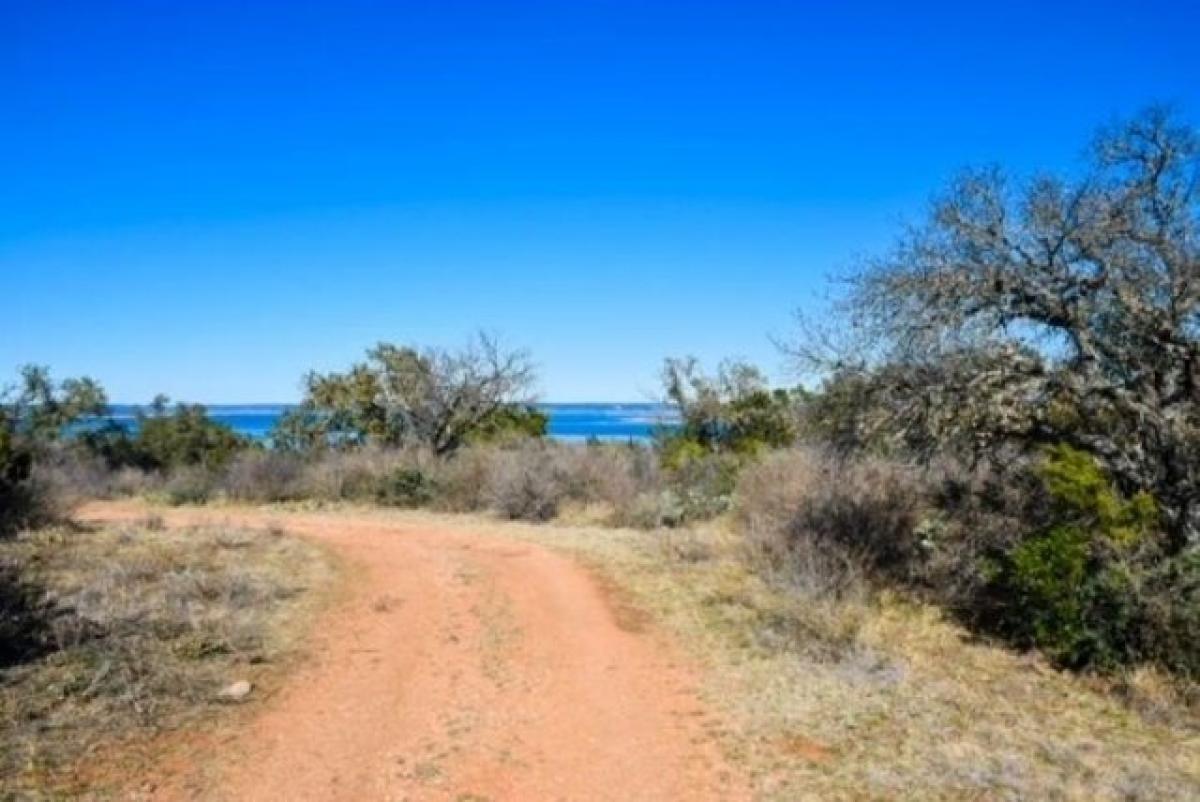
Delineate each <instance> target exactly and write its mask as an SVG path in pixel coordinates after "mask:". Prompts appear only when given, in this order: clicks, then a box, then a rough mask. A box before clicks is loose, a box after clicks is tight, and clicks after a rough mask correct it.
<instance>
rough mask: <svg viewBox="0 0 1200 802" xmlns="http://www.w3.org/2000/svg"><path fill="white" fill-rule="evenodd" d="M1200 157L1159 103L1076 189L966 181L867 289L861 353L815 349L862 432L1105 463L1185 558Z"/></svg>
mask: <svg viewBox="0 0 1200 802" xmlns="http://www.w3.org/2000/svg"><path fill="white" fill-rule="evenodd" d="M1198 156H1200V149H1198V138H1197V134H1196V132H1195V130H1193V129H1191V128H1189V127H1187V126H1185V125H1182V124H1180V123H1179V122H1178V121H1177V120H1176V119H1174V118H1173V116H1172V115H1171V114H1169V113H1168V112H1166V111H1163V110H1161V109H1151V110H1149V111H1147V112H1145V113H1143V114H1142V115H1140V116H1138V117H1137V118H1136V119H1133V120H1132V121H1129V122H1127V123H1125V124H1122V125H1119V126H1116V127H1113V128H1110V129H1107V130H1104V131H1103V132H1102V133H1101V134H1100V135H1099V136H1098V138H1097V140H1096V142H1095V144H1094V147H1093V149H1092V159H1091V162H1090V166H1089V169H1088V171H1087V172H1086V173H1085V174H1084V175H1082V176H1080V177H1078V178H1076V179H1064V178H1057V177H1052V176H1041V177H1037V178H1034V179H1033V180H1031V181H1027V182H1016V181H1013V180H1012V179H1010V178H1009V177H1007V176H1006V175H1005V174H1004V173H1003V172H1002V171H1001V170H999V169H988V170H980V171H973V172H969V173H966V174H964V175H963V176H962V177H961V178H959V179H958V180H957V181H955V182H954V183H953V184H952V185H951V186H950V187H949V189H948V190H947V191H946V192H945V194H943V195H942V196H941V197H939V198H938V199H937V200H936V201H935V203H934V205H933V209H932V213H931V214H930V216H929V218H928V220H927V221H926V222H925V223H924V224H922V225H920V226H918V227H916V228H914V229H913V230H911V231H910V232H909V233H908V234H907V235H906V236H905V237H904V238H903V239H902V241H901V242H900V243H899V245H898V247H897V248H896V249H895V250H894V251H893V252H892V253H890V254H889V255H887V256H885V257H884V258H882V259H878V260H875V261H872V262H870V263H868V264H866V265H864V266H863V267H862V269H861V270H859V271H858V272H857V273H856V274H855V275H854V276H853V277H852V280H851V288H850V292H849V295H848V298H847V301H846V304H845V310H844V311H845V312H846V313H847V321H846V323H847V325H848V330H852V331H854V332H855V333H856V334H857V335H859V337H858V338H857V339H855V340H854V341H853V342H852V343H851V346H852V347H851V348H849V349H842V350H841V352H840V353H837V354H836V355H834V358H833V359H832V360H831V359H830V355H829V354H828V353H822V352H820V351H819V350H818V349H814V348H813V347H812V345H813V342H812V340H807V341H805V342H804V343H802V344H801V345H800V347H799V348H798V349H797V351H798V354H799V355H800V356H802V357H804V358H807V359H812V358H814V357H815V358H816V360H817V362H818V363H820V364H822V365H823V366H824V367H825V368H827V369H831V375H832V376H833V377H835V379H836V381H837V382H841V383H842V386H843V387H845V386H847V385H846V383H854V382H857V383H858V384H859V385H860V389H861V391H862V392H865V393H869V394H870V397H871V399H872V402H871V403H870V404H865V405H863V404H857V405H856V404H851V405H849V406H848V409H851V410H852V411H854V412H855V413H856V414H859V415H860V422H861V421H867V422H868V423H870V424H871V425H873V426H874V427H875V428H876V429H882V430H886V431H888V432H889V433H891V434H892V435H895V436H898V437H900V438H901V439H903V440H904V441H906V442H907V443H909V444H910V445H915V446H917V447H918V449H929V448H944V447H946V446H948V445H949V446H953V447H955V448H958V449H960V450H962V451H966V452H969V453H972V454H973V455H975V456H981V455H993V456H994V455H996V454H998V453H1000V451H1002V449H1003V447H1004V446H1006V445H1016V446H1018V447H1026V448H1027V447H1031V446H1033V445H1037V444H1042V443H1066V444H1069V445H1071V446H1073V447H1074V448H1077V449H1080V450H1082V451H1084V452H1086V453H1089V454H1091V455H1093V456H1094V457H1095V458H1097V459H1098V460H1100V462H1101V464H1102V465H1103V466H1104V468H1105V469H1106V470H1107V471H1108V472H1109V473H1110V474H1111V475H1112V476H1113V477H1114V478H1115V479H1116V480H1117V481H1118V483H1119V485H1120V486H1121V488H1122V490H1123V491H1124V492H1126V493H1127V494H1132V493H1135V492H1138V491H1148V492H1150V493H1151V494H1152V495H1153V496H1154V497H1155V498H1156V500H1157V501H1158V502H1159V503H1160V506H1161V509H1162V511H1163V513H1164V514H1165V518H1166V524H1167V526H1168V529H1169V530H1170V531H1171V533H1172V534H1173V536H1174V538H1175V546H1176V547H1177V548H1178V547H1182V546H1183V545H1184V544H1185V543H1186V542H1188V541H1192V542H1194V541H1196V540H1197V539H1200V204H1198V200H1200V193H1198V170H1200V161H1198ZM844 344H845V343H843V345H844ZM861 397H862V396H861V395H860V396H858V398H859V399H861Z"/></svg>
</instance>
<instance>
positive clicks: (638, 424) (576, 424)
mask: <svg viewBox="0 0 1200 802" xmlns="http://www.w3.org/2000/svg"><path fill="white" fill-rule="evenodd" d="M537 406H538V408H539V409H541V410H542V411H543V412H545V413H546V414H547V415H548V416H549V417H550V426H549V433H550V436H551V437H553V438H555V439H558V440H568V441H584V440H588V439H591V438H595V439H597V440H607V441H618V442H625V441H628V440H634V441H645V440H648V439H649V438H650V437H651V436H652V435H653V434H654V431H655V429H656V428H658V427H660V426H669V425H671V423H672V422H673V421H674V416H673V412H672V410H671V409H670V408H669V407H666V406H663V405H662V404H647V403H638V404H538V405H537ZM135 409H136V408H135V407H132V406H128V405H124V404H121V405H114V406H113V407H112V416H113V417H114V418H116V419H117V420H132V419H133V416H134V411H135ZM288 409H290V407H289V406H288V405H286V404H211V405H209V406H208V414H209V416H210V417H211V418H212V419H213V420H216V421H220V422H221V423H224V424H226V425H227V426H229V427H230V428H231V429H233V430H234V431H236V432H238V433H239V434H243V435H246V436H247V437H253V438H255V439H258V440H261V439H264V438H265V437H267V435H268V434H270V432H271V429H273V428H274V426H275V423H276V421H278V420H279V417H280V416H281V415H282V414H283V413H284V412H286V411H287V410H288Z"/></svg>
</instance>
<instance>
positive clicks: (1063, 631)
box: [989, 445, 1158, 668]
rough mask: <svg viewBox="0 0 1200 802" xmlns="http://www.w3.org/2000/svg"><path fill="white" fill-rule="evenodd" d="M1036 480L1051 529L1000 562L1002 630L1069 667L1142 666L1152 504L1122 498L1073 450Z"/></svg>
mask: <svg viewBox="0 0 1200 802" xmlns="http://www.w3.org/2000/svg"><path fill="white" fill-rule="evenodd" d="M1036 472H1037V475H1038V476H1039V477H1040V478H1041V480H1042V482H1043V483H1044V487H1045V491H1046V493H1047V497H1048V500H1049V518H1048V522H1047V523H1046V524H1045V525H1043V526H1042V527H1040V528H1038V529H1035V530H1034V531H1033V532H1032V533H1031V535H1030V536H1028V537H1026V538H1025V539H1023V540H1021V541H1020V542H1019V543H1017V544H1016V545H1015V546H1013V547H1012V548H1011V549H1009V550H1008V551H1007V552H1006V553H1004V554H1002V555H1000V556H999V557H998V558H997V559H996V561H995V565H994V578H993V581H992V583H991V584H992V587H991V588H990V589H989V590H990V592H991V593H992V594H993V595H994V596H996V597H998V598H1000V599H1001V600H1002V603H1001V604H999V605H998V606H997V609H998V612H999V620H998V621H996V624H997V625H998V627H999V628H1000V630H1001V631H1002V632H1004V633H1005V634H1006V635H1008V636H1009V637H1011V638H1013V639H1014V640H1016V641H1017V642H1018V643H1021V644H1023V645H1027V646H1035V647H1037V648H1039V649H1041V650H1043V651H1044V652H1046V653H1047V654H1048V655H1050V656H1051V657H1052V658H1053V659H1054V660H1056V661H1057V662H1059V663H1061V664H1063V665H1068V666H1072V667H1083V666H1096V667H1102V668H1104V667H1113V666H1116V665H1122V664H1127V663H1130V662H1136V661H1137V660H1138V659H1139V658H1141V657H1144V656H1145V655H1144V654H1143V653H1144V651H1145V649H1144V648H1143V647H1144V644H1145V642H1146V641H1147V639H1149V640H1153V639H1154V637H1153V634H1152V633H1148V632H1146V631H1145V630H1144V629H1143V628H1141V627H1140V626H1139V621H1140V620H1141V619H1142V618H1143V615H1142V612H1141V608H1142V607H1143V604H1144V598H1143V594H1142V593H1141V590H1142V585H1143V581H1144V579H1145V576H1146V572H1147V564H1146V561H1145V557H1146V556H1147V554H1150V553H1153V552H1154V548H1153V545H1154V544H1153V543H1152V542H1151V541H1152V540H1153V539H1154V538H1155V536H1156V526H1157V523H1158V510H1157V506H1156V505H1155V503H1154V499H1153V498H1151V497H1150V496H1149V495H1147V494H1145V493H1139V494H1137V495H1134V496H1133V497H1132V498H1128V499H1126V498H1123V497H1122V496H1121V495H1120V494H1119V493H1118V492H1117V490H1116V489H1115V487H1114V486H1113V484H1112V482H1111V480H1109V478H1108V477H1107V476H1106V475H1105V474H1104V471H1103V470H1101V468H1100V466H1099V464H1098V463H1097V462H1096V461H1095V460H1094V459H1093V458H1092V457H1091V456H1090V455H1088V454H1086V453H1084V452H1081V451H1078V450H1076V449H1074V448H1071V447H1070V446H1066V445H1057V446H1053V447H1051V448H1049V449H1047V451H1046V454H1045V457H1044V459H1043V460H1042V462H1041V463H1040V464H1039V466H1038V468H1037V471H1036Z"/></svg>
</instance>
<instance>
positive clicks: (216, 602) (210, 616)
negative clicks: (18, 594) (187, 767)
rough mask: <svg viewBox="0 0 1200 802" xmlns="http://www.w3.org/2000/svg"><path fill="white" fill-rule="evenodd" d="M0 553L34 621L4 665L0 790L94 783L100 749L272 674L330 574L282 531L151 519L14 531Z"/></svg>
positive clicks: (41, 793) (56, 789) (43, 791)
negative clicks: (171, 524) (235, 685)
mask: <svg viewBox="0 0 1200 802" xmlns="http://www.w3.org/2000/svg"><path fill="white" fill-rule="evenodd" d="M0 561H2V562H4V563H5V564H7V565H9V566H16V567H18V568H19V572H20V573H19V575H20V579H21V582H23V583H24V591H25V592H24V593H23V594H22V599H23V601H24V603H25V604H26V607H27V608H29V609H28V610H27V611H28V612H29V613H30V615H29V616H28V620H27V621H26V629H28V630H32V631H31V632H30V635H31V637H30V638H29V642H30V644H31V647H32V648H30V649H27V650H25V651H26V653H25V654H24V655H22V656H21V659H13V660H10V661H8V662H9V665H7V666H6V667H3V668H0V721H3V725H0V799H43V798H46V799H58V798H63V797H65V796H69V795H71V794H73V793H77V792H80V791H81V786H82V785H84V784H87V785H90V786H93V787H90V788H89V789H88V790H89V793H92V794H95V793H97V789H96V788H95V787H94V783H95V782H96V780H95V776H96V775H95V770H96V768H95V767H94V766H89V765H88V764H89V763H91V762H92V761H89V760H88V758H89V756H90V755H92V754H93V753H94V752H95V751H96V750H100V749H102V748H103V747H107V746H111V745H113V744H115V743H118V742H122V743H127V744H128V743H130V742H133V743H138V742H146V741H148V740H149V739H150V738H151V736H153V735H154V734H155V733H160V732H163V731H166V730H173V729H178V728H181V727H183V726H185V725H189V726H194V725H195V724H196V723H197V722H199V721H201V720H204V719H206V718H207V717H208V716H210V715H212V714H213V713H214V712H215V711H217V710H218V709H221V707H222V704H221V702H220V700H219V698H218V694H219V691H220V690H221V689H222V688H223V687H225V686H226V685H228V684H229V683H230V682H232V681H234V680H239V679H247V680H250V681H252V682H254V683H255V684H256V685H259V684H261V683H262V682H264V681H267V682H268V683H269V681H270V679H271V677H272V675H273V674H274V673H275V672H278V671H279V668H280V665H281V663H282V661H283V660H284V658H285V657H287V656H288V655H289V653H290V652H291V651H292V650H293V648H294V647H295V646H296V644H297V642H298V637H299V635H300V633H301V631H302V625H303V623H304V622H305V621H307V620H308V619H309V617H310V614H311V611H312V608H313V607H314V606H315V605H316V604H317V603H318V602H319V600H320V599H321V597H322V595H323V594H322V593H321V592H318V591H319V589H321V588H324V587H325V586H327V584H328V580H329V578H330V577H331V564H330V562H329V560H328V559H327V557H326V556H325V554H324V552H322V551H321V550H319V549H317V548H316V547H314V546H312V545H310V544H307V543H305V542H303V541H300V540H297V539H295V538H291V537H287V536H283V535H281V534H280V533H278V532H274V533H272V532H266V531H249V530H241V529H230V528H197V529H186V530H173V531H167V530H164V529H163V527H162V522H161V520H158V521H156V520H154V519H147V520H145V521H144V522H142V523H141V524H139V525H137V526H127V527H112V528H104V529H99V530H96V531H79V530H71V529H55V530H48V531H41V532H35V533H31V534H27V535H23V536H21V537H19V538H16V539H14V540H10V541H6V542H0ZM9 578H10V580H14V581H15V578H14V577H13V576H10V577H9ZM10 584H11V583H10ZM257 695H258V693H257V692H256V694H255V695H254V696H252V697H251V698H252V699H253V698H255V696H257ZM83 771H87V772H88V774H89V776H90V779H87V780H85V779H83V777H84V775H83V774H82V773H81V772H83Z"/></svg>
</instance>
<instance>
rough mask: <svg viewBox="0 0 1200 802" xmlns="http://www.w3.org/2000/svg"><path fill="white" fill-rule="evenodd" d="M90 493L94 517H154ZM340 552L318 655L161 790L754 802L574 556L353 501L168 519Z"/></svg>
mask: <svg viewBox="0 0 1200 802" xmlns="http://www.w3.org/2000/svg"><path fill="white" fill-rule="evenodd" d="M145 512H146V510H145V509H144V508H142V507H139V506H138V505H134V504H123V503H99V504H92V505H89V506H88V507H87V508H85V509H84V510H83V511H82V515H81V517H82V518H85V519H89V520H107V521H113V520H121V519H130V518H136V517H139V516H143V515H145ZM164 517H165V518H166V520H167V523H168V524H169V525H172V526H175V525H182V524H191V523H198V522H202V521H208V522H225V521H228V522H230V523H234V524H239V525H247V526H264V525H266V524H268V523H276V522H277V523H279V524H281V525H282V526H284V527H285V528H286V529H287V530H288V531H289V532H294V533H296V534H298V535H301V536H303V537H306V538H310V539H311V540H314V541H318V542H320V543H323V544H326V545H328V546H330V547H331V548H332V549H333V550H334V551H335V553H337V554H338V555H340V557H341V559H342V561H343V563H344V564H345V565H346V567H347V569H348V570H347V574H348V577H347V581H346V583H345V584H346V588H345V592H344V593H343V594H341V595H340V596H339V598H338V601H337V602H335V603H334V604H333V605H332V606H331V607H330V608H329V609H327V610H326V611H325V612H323V613H322V614H321V616H320V618H319V620H318V621H317V622H316V625H315V626H314V628H313V630H312V631H313V635H312V641H311V643H310V649H309V652H310V654H311V658H310V659H308V660H306V661H305V663H304V664H303V665H302V666H301V667H300V668H298V669H297V670H296V671H295V672H294V673H292V674H291V675H289V677H288V678H287V680H286V681H285V686H284V687H283V689H282V690H281V691H280V692H279V693H278V694H276V695H274V696H273V697H272V698H271V699H270V700H269V701H267V702H265V703H263V706H262V710H261V712H257V713H255V714H254V715H253V716H252V717H250V718H248V719H247V720H246V724H245V725H244V726H243V727H241V728H239V729H238V730H237V731H236V732H235V734H234V735H233V736H232V738H230V739H226V740H224V741H221V742H219V743H217V744H216V745H215V747H214V748H213V749H212V750H211V751H209V752H207V753H206V754H204V755H202V756H199V757H197V756H190V757H188V758H187V760H185V761H183V762H184V763H185V764H186V765H184V766H181V767H177V768H172V769H170V770H167V769H164V772H165V774H164V776H163V777H161V778H155V779H154V780H153V781H152V783H153V784H152V785H149V786H146V785H144V786H143V787H149V788H153V789H154V790H152V791H150V796H151V798H154V799H203V800H230V801H231V802H232V801H234V800H236V801H238V802H241V801H243V800H244V801H246V802H254V801H255V800H263V801H264V802H265V801H266V800H272V802H276V801H279V802H283V801H285V800H286V801H287V802H298V801H299V800H321V802H338V801H339V800H346V802H349V801H350V800H353V801H354V802H370V801H371V800H393V801H394V802H401V801H402V800H403V801H405V802H418V801H419V800H421V801H423V800H430V801H431V802H440V801H441V800H446V801H447V802H501V801H502V800H511V801H512V802H541V800H546V801H547V802H560V801H562V802H566V801H568V800H569V801H570V802H584V801H591V800H613V802H617V801H618V800H619V801H620V802H657V801H658V800H663V801H664V802H665V801H666V800H687V801H688V802H704V801H705V800H742V799H748V798H749V795H748V793H747V792H746V791H745V786H744V784H743V783H742V782H741V781H740V780H739V779H738V777H737V776H736V772H735V771H733V770H732V769H731V768H730V767H729V766H728V765H727V764H726V763H725V762H724V760H723V757H722V755H721V753H720V750H719V749H718V747H717V745H716V744H715V742H714V739H713V737H712V733H711V730H712V727H714V726H715V722H714V721H713V720H712V719H711V718H710V717H709V716H708V715H707V714H706V712H705V711H704V710H703V709H702V708H701V706H700V704H699V702H698V701H697V697H696V693H695V675H694V672H692V671H690V670H689V669H688V668H687V667H686V666H685V665H683V664H682V663H681V662H680V660H679V659H678V657H677V653H676V651H675V650H674V649H672V648H671V645H670V644H669V643H667V642H666V641H665V639H664V637H663V636H662V634H661V633H657V632H655V631H653V629H652V628H647V627H646V626H644V622H641V621H639V620H637V618H636V617H632V618H631V617H630V616H628V615H619V614H616V613H614V609H613V607H612V605H610V603H609V601H608V600H607V598H606V596H605V594H604V593H603V592H602V590H601V588H600V587H599V586H598V585H597V583H596V582H595V581H594V579H593V578H592V576H591V575H590V574H589V573H588V572H587V571H586V570H584V569H583V568H581V567H580V566H578V565H577V564H575V563H574V562H572V561H571V560H570V559H569V558H567V557H564V556H561V555H558V554H555V553H552V552H550V551H547V550H545V549H542V548H539V547H537V546H533V545H529V544H526V543H520V542H516V541H513V540H508V539H503V538H499V537H496V538H492V537H486V536H480V535H478V534H473V533H472V534H468V533H462V532H454V531H449V530H445V529H438V528H430V527H426V526H417V525H411V524H402V523H397V522H394V521H388V520H385V519H382V518H379V517H376V516H370V515H359V516H355V515H354V514H353V513H288V514H280V513H277V512H274V511H272V512H258V511H253V510H247V511H232V512H231V511H225V510H215V511H208V510H185V511H172V512H169V513H167V514H166V515H165V516H164Z"/></svg>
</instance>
